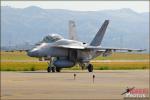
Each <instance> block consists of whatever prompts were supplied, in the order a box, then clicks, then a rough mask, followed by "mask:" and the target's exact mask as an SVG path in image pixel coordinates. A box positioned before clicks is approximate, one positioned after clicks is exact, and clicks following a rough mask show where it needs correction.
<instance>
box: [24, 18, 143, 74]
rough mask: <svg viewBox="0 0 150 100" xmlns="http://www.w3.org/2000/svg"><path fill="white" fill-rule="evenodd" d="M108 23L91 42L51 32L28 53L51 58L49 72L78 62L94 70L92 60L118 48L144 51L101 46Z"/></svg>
mask: <svg viewBox="0 0 150 100" xmlns="http://www.w3.org/2000/svg"><path fill="white" fill-rule="evenodd" d="M108 24H109V20H105V22H104V23H103V25H102V27H101V28H100V29H99V31H98V32H97V34H96V36H95V37H94V39H93V40H92V42H91V43H90V44H87V43H84V42H80V41H77V40H71V39H64V38H63V37H62V36H60V35H58V34H51V35H48V36H46V37H44V39H43V41H42V42H41V43H39V44H38V45H37V46H36V47H34V48H33V49H31V50H29V51H28V52H27V54H28V56H30V57H38V58H41V57H44V58H48V60H50V62H49V65H48V68H47V71H48V72H55V71H57V72H60V70H61V69H62V68H69V67H73V66H75V65H76V64H79V66H80V67H81V68H82V69H84V68H87V69H88V71H89V72H92V71H93V65H92V64H91V63H90V60H91V59H93V58H95V57H97V56H108V55H110V54H111V53H112V52H113V51H117V50H125V51H142V50H141V49H128V48H105V47H101V46H100V44H101V42H102V39H103V36H104V34H105V31H106V28H107V26H108Z"/></svg>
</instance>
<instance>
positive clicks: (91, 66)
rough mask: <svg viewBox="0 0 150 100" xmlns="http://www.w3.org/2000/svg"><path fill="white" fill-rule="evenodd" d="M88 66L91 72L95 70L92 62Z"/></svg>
mask: <svg viewBox="0 0 150 100" xmlns="http://www.w3.org/2000/svg"><path fill="white" fill-rule="evenodd" d="M87 68H88V71H89V72H93V65H92V64H89V65H88V67H87Z"/></svg>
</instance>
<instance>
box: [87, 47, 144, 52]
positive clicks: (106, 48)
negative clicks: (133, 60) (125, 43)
mask: <svg viewBox="0 0 150 100" xmlns="http://www.w3.org/2000/svg"><path fill="white" fill-rule="evenodd" d="M86 49H97V50H98V51H104V50H112V51H128V52H132V51H137V52H141V51H145V50H146V49H130V48H114V47H100V46H88V47H86Z"/></svg>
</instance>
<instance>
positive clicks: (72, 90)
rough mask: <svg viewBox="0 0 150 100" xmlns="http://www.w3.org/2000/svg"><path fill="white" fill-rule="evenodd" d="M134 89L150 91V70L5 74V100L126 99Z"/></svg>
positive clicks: (3, 92) (3, 76)
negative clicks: (126, 93)
mask: <svg viewBox="0 0 150 100" xmlns="http://www.w3.org/2000/svg"><path fill="white" fill-rule="evenodd" d="M74 73H76V79H75V80H74ZM93 75H95V81H94V83H93V80H92V76H93ZM133 86H134V87H135V88H137V89H145V88H146V89H148V88H149V70H101V71H94V72H93V73H88V72H87V71H86V70H84V71H81V70H78V71H70V70H62V72H61V73H47V72H46V71H34V72H1V99H123V97H124V95H121V93H123V92H124V91H125V89H126V88H127V87H133Z"/></svg>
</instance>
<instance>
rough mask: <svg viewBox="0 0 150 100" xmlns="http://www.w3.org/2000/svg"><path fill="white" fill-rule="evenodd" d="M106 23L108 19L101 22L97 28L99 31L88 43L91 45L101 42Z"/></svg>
mask: <svg viewBox="0 0 150 100" xmlns="http://www.w3.org/2000/svg"><path fill="white" fill-rule="evenodd" d="M108 24H109V20H105V22H104V23H103V25H102V27H101V28H100V29H99V31H98V32H97V34H96V36H95V37H94V39H93V40H92V42H91V44H90V45H91V46H99V45H100V44H101V42H102V39H103V37H104V34H105V31H106V29H107V26H108Z"/></svg>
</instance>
